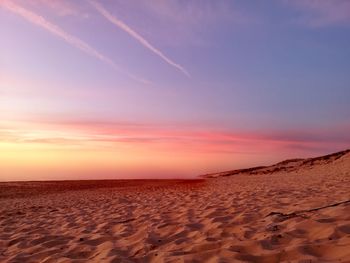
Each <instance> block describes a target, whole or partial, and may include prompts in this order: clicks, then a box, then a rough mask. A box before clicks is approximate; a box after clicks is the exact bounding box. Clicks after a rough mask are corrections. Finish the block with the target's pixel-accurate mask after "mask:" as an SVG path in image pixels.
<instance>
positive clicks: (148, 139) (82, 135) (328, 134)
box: [0, 120, 350, 155]
mask: <svg viewBox="0 0 350 263" xmlns="http://www.w3.org/2000/svg"><path fill="white" fill-rule="evenodd" d="M349 134H350V127H338V128H337V127H333V128H331V129H313V130H309V131H302V130H301V131H298V130H294V131H278V130H273V129H272V130H269V131H257V132H249V131H247V132H237V131H234V130H226V131H223V130H215V129H212V128H209V127H203V126H202V127H197V128H196V127H186V126H182V127H177V126H176V125H174V126H170V125H169V126H166V125H152V124H145V123H132V122H103V121H84V120H78V121H73V120H72V121H61V122H58V121H56V122H54V121H52V122H51V123H50V122H46V123H45V122H43V121H41V122H40V123H39V122H35V121H32V122H17V123H13V122H9V123H7V124H6V123H3V124H2V125H1V126H0V140H1V141H15V142H19V143H39V144H52V145H63V146H66V147H69V146H70V145H82V146H84V145H86V146H90V145H94V147H103V148H114V147H116V145H124V146H130V147H138V146H142V145H143V146H147V145H148V147H150V149H158V150H162V151H163V150H164V151H177V152H202V153H205V152H207V153H210V152H211V153H213V152H216V153H242V154H243V153H246V154H252V153H254V154H257V153H259V154H264V153H274V154H278V153H299V154H301V155H304V154H317V153H327V152H332V151H336V150H341V149H344V148H348V147H349V146H350V145H349V141H350V135H349Z"/></svg>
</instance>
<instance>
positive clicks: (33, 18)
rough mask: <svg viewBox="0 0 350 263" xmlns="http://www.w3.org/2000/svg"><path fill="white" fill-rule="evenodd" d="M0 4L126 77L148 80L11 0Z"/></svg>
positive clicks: (145, 82) (140, 80) (143, 81)
mask: <svg viewBox="0 0 350 263" xmlns="http://www.w3.org/2000/svg"><path fill="white" fill-rule="evenodd" d="M0 6H2V7H4V8H6V9H7V10H9V11H11V12H12V13H15V14H17V15H19V16H21V17H23V18H24V19H26V20H27V21H29V22H30V23H32V24H35V25H37V26H39V27H41V28H44V29H46V30H47V31H49V32H50V33H51V34H53V35H55V36H57V37H59V38H61V39H63V40H64V41H66V42H67V43H68V44H70V45H71V46H73V47H75V48H77V49H80V50H81V51H83V52H85V53H86V54H88V55H90V56H92V57H95V58H97V59H99V60H100V61H102V62H104V63H106V64H108V65H109V66H111V67H112V68H113V69H114V70H116V71H119V72H121V73H123V74H125V75H127V76H128V77H130V78H132V79H134V80H136V81H138V82H141V83H144V84H148V83H149V81H147V80H145V79H142V78H139V77H137V76H135V75H133V74H131V73H129V72H127V71H124V70H122V69H121V68H120V67H119V66H118V65H117V64H115V63H114V62H113V61H112V60H111V59H110V58H108V57H106V56H104V55H102V54H101V53H100V52H98V51H97V50H95V49H94V48H92V47H91V46H90V45H89V44H87V43H86V42H84V41H83V40H81V39H79V38H77V37H76V36H73V35H71V34H69V33H67V32H65V31H64V30H63V29H62V28H60V27H59V26H57V25H55V24H53V23H51V22H49V21H47V20H46V19H45V18H44V17H42V16H40V15H38V14H36V13H34V12H32V11H30V10H28V9H26V8H24V7H22V6H20V5H18V4H15V3H13V2H12V1H8V0H2V1H1V2H0Z"/></svg>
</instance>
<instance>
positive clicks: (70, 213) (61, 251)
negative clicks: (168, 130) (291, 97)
mask: <svg viewBox="0 0 350 263" xmlns="http://www.w3.org/2000/svg"><path fill="white" fill-rule="evenodd" d="M281 166H283V167H287V168H282V169H275V168H276V166H274V169H273V170H271V169H270V168H263V169H262V170H261V168H259V169H260V170H257V171H255V172H252V171H241V172H239V173H237V172H236V173H235V174H234V175H231V176H230V172H227V173H226V174H222V173H221V174H216V176H215V175H210V176H208V175H207V176H204V177H207V178H205V179H199V180H188V181H186V180H138V181H127V180H121V181H64V182H19V183H15V182H12V183H1V184H0V190H1V191H0V262H283V261H285V262H350V201H349V200H350V191H349V189H350V154H349V153H348V152H345V153H342V154H339V155H334V156H331V157H326V158H319V159H315V160H312V161H310V160H309V161H305V160H294V161H292V162H284V163H281V164H279V165H278V167H280V168H281ZM288 167H289V168H288ZM269 169H270V170H269ZM231 173H232V172H231ZM208 177H216V178H208Z"/></svg>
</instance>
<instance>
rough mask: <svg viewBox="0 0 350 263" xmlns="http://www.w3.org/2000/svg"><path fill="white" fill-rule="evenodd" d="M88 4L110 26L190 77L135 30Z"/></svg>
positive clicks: (95, 6)
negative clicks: (113, 26)
mask: <svg viewBox="0 0 350 263" xmlns="http://www.w3.org/2000/svg"><path fill="white" fill-rule="evenodd" d="M89 2H90V4H91V5H92V6H93V7H94V8H95V9H96V10H97V11H98V12H99V13H100V14H101V15H102V16H104V17H105V18H106V19H107V20H108V21H110V22H111V23H112V24H114V25H116V26H117V27H119V28H120V29H122V30H123V31H125V32H126V33H128V34H129V35H130V36H131V37H133V38H134V39H136V40H137V41H138V42H139V43H140V44H141V45H143V46H144V47H146V48H147V49H149V50H150V51H152V52H153V53H154V54H156V55H157V56H159V57H160V58H161V59H163V60H164V61H165V62H167V63H168V64H169V65H171V66H173V67H174V68H176V69H178V70H179V71H181V72H182V73H183V74H185V75H186V76H187V77H190V74H189V73H188V72H187V70H186V69H185V68H184V67H182V66H181V65H179V64H177V63H175V62H174V61H172V60H171V59H170V58H168V57H167V56H166V55H165V54H164V53H163V52H162V51H160V50H159V49H157V48H155V47H154V46H153V45H152V44H150V42H149V41H148V40H146V39H145V38H143V37H142V36H141V35H140V34H139V33H137V32H136V31H135V30H133V29H132V28H130V27H129V26H128V25H127V24H125V23H124V22H123V21H121V20H120V19H118V18H116V17H115V16H113V15H112V14H111V13H109V12H108V11H107V10H106V9H105V8H104V7H103V6H102V5H101V4H99V3H97V2H95V1H92V0H90V1H89Z"/></svg>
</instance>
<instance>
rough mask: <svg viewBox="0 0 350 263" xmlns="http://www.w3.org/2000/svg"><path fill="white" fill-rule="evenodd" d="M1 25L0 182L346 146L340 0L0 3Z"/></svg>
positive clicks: (145, 173) (125, 173) (208, 164)
mask: <svg viewBox="0 0 350 263" xmlns="http://www.w3.org/2000/svg"><path fill="white" fill-rule="evenodd" d="M0 36H1V38H0V181H6V180H54V179H91V178H95V179H104V178H172V177H187V178H190V177H194V176H197V175H200V174H205V173H210V172H216V171H224V170H228V169H235V168H243V167H250V166H255V165H264V164H266V165H268V164H272V163H274V162H276V161H281V160H283V159H286V158H295V157H308V156H317V155H322V154H327V153H331V152H335V151H338V150H343V149H346V148H349V147H350V86H349V84H350V1H348V0H319V1H316V0H315V1H313V0H298V1H292V0H290V1H288V0H271V1H258V0H257V1H246V0H237V1H234V0H232V1H224V0H222V1H221V0H220V1H181V0H178V1H176V0H169V1H165V0H144V1H139V0H128V1H124V0H123V1H118V0H116V1H112V0H110V1H107V0H106V1H97V0H91V1H89V0H77V1H69V0H0Z"/></svg>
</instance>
